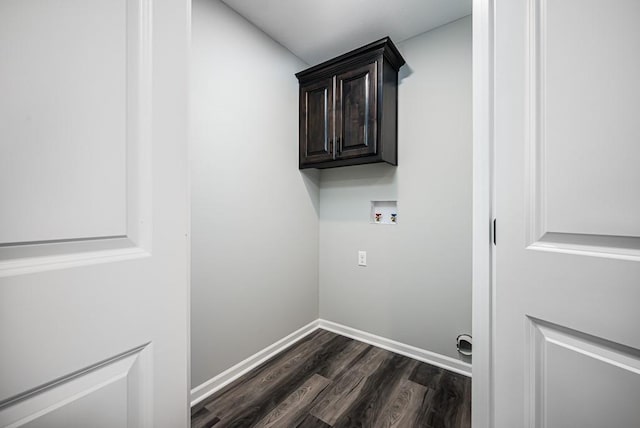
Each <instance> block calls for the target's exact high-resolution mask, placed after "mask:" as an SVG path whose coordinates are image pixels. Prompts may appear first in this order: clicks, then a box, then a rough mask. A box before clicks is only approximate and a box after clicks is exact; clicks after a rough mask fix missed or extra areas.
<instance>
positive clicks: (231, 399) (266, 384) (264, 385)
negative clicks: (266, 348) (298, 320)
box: [205, 333, 336, 419]
mask: <svg viewBox="0 0 640 428" xmlns="http://www.w3.org/2000/svg"><path fill="white" fill-rule="evenodd" d="M335 338H336V335H332V334H323V333H321V334H318V335H315V337H314V338H313V340H309V341H305V342H304V343H300V344H298V346H295V347H292V348H290V349H287V350H285V351H284V352H283V353H282V354H279V355H278V356H277V358H274V359H272V360H270V362H269V364H262V365H261V366H259V367H258V368H256V369H254V370H252V371H251V372H249V373H248V374H247V375H245V376H243V378H242V379H241V381H239V382H234V383H232V384H231V385H229V386H228V387H227V388H225V389H223V390H221V391H219V392H218V393H216V394H214V395H213V397H212V398H211V399H210V400H207V404H205V407H206V408H207V409H208V410H209V411H210V412H212V413H214V414H216V415H218V417H220V419H226V418H227V417H228V416H229V414H230V413H233V412H236V411H237V410H238V403H250V402H251V401H252V400H256V399H259V398H260V396H261V395H263V394H264V393H266V392H267V391H269V390H270V389H273V388H275V387H277V384H278V383H281V382H282V380H283V379H285V378H286V377H287V376H288V375H290V373H292V372H295V371H297V370H298V368H299V367H301V366H302V365H304V364H305V362H306V360H307V358H309V357H310V356H311V355H312V354H314V353H317V352H318V348H319V347H320V348H321V347H322V346H323V345H324V344H325V343H326V342H329V341H330V340H332V339H335Z"/></svg>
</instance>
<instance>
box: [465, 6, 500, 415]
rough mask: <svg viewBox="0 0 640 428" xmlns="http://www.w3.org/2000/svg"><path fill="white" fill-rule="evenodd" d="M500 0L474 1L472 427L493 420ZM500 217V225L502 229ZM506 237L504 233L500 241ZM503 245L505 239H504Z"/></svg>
mask: <svg viewBox="0 0 640 428" xmlns="http://www.w3.org/2000/svg"><path fill="white" fill-rule="evenodd" d="M495 1H496V0H473V17H472V19H473V33H472V40H473V71H472V73H473V246H472V260H473V270H472V284H473V305H472V312H473V339H474V340H473V344H474V347H473V348H474V349H473V383H472V386H471V388H472V396H473V406H472V410H471V425H472V426H473V427H474V428H491V427H493V426H494V424H493V419H494V418H493V405H494V390H493V344H494V343H495V342H494V340H493V336H494V331H493V319H494V318H493V308H494V302H493V299H494V287H495V284H494V278H495V275H494V274H493V273H494V272H495V253H494V251H495V248H494V247H493V244H492V242H491V223H492V221H493V217H494V216H495V205H494V204H495V200H494V197H493V194H494V193H493V188H494V181H493V179H494V174H493V170H494V164H493V159H494V153H493V134H494V79H495V73H494V26H495V23H494V11H495ZM499 221H500V219H498V227H499ZM499 239H500V235H499V234H498V240H499ZM498 244H499V242H498Z"/></svg>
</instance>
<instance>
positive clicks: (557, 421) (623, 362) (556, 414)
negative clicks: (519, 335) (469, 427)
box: [525, 317, 640, 428]
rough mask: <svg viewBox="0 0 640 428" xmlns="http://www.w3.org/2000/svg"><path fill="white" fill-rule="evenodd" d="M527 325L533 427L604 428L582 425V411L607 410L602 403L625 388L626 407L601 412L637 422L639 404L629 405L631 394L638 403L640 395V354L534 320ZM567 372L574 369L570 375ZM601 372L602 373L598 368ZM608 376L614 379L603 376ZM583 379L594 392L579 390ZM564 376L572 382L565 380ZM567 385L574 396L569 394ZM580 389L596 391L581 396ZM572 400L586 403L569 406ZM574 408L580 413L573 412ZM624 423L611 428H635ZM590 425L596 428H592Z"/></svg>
mask: <svg viewBox="0 0 640 428" xmlns="http://www.w3.org/2000/svg"><path fill="white" fill-rule="evenodd" d="M527 323H528V329H529V338H528V342H529V349H530V351H529V360H528V361H529V363H528V364H529V368H528V373H529V375H528V380H527V383H528V385H527V387H526V389H525V390H526V391H527V392H528V393H527V395H528V396H527V398H526V402H527V404H528V415H529V417H528V418H527V420H529V426H530V427H540V428H543V427H546V426H566V425H567V424H574V423H575V424H576V426H601V425H600V422H589V421H583V423H580V422H578V421H576V420H575V418H576V417H578V416H577V415H579V414H580V413H581V412H580V408H579V407H580V406H587V407H598V406H602V405H603V403H602V399H605V400H606V399H608V398H609V399H610V398H611V397H608V396H607V391H608V390H609V389H610V388H611V389H614V390H616V389H617V388H620V391H619V393H620V394H621V397H620V399H619V400H615V401H617V405H619V406H621V408H619V409H617V410H618V411H613V410H614V409H611V408H608V409H607V411H603V412H601V414H603V415H605V416H604V417H606V418H610V417H612V416H613V417H619V418H623V419H625V418H633V415H634V412H635V413H636V416H638V415H640V413H638V411H637V410H633V409H634V408H636V407H637V406H636V405H635V404H633V406H629V403H624V401H625V400H624V395H625V394H629V395H631V397H633V398H630V401H631V402H633V401H634V399H635V397H637V394H638V393H639V392H640V350H638V349H635V348H631V347H628V346H625V345H622V344H618V343H615V342H612V341H609V340H606V339H602V338H599V337H596V336H592V335H589V334H586V333H583V332H579V331H576V330H572V329H570V328H567V327H563V326H559V325H556V324H553V323H550V322H547V321H543V320H540V319H536V318H532V317H528V319H527ZM607 366H608V367H607ZM567 367H571V368H572V370H569V371H568V370H567ZM596 367H597V368H598V369H597V370H595V369H593V368H596ZM588 368H592V370H589V369H588ZM571 371H575V372H576V373H571ZM603 372H604V373H606V374H607V375H609V376H608V377H605V376H602V373H603ZM578 375H580V376H581V377H582V378H585V379H588V380H587V381H585V382H589V385H588V386H589V387H588V388H586V387H585V388H579V387H578V388H577V387H576V385H577V383H578V382H579V379H578V378H577V377H578ZM562 376H566V378H561V377H562ZM572 376H574V378H571V377H572ZM565 386H566V388H568V389H571V390H572V391H573V394H566V391H565V390H564V387H565ZM624 388H627V389H628V390H624ZM580 389H582V390H591V391H590V392H584V391H582V392H580V391H579V390H580ZM603 394H604V395H605V396H604V397H603V396H602V395H603ZM567 396H573V397H580V398H576V399H575V400H573V401H571V402H568V401H567V399H566V397H567ZM554 398H555V399H554ZM560 398H563V400H560ZM588 401H593V402H588ZM609 404H611V403H609ZM572 405H575V407H576V408H573V409H567V407H572ZM563 406H564V407H563ZM604 407H606V406H604ZM604 407H603V410H604ZM572 410H573V411H572ZM587 414H588V416H585V417H590V418H592V417H593V413H592V412H587ZM625 421H626V419H625ZM609 422H611V421H610V420H607V422H605V424H606V425H608V423H609ZM618 422H619V423H611V426H631V425H626V423H628V422H629V421H626V422H621V421H618ZM636 422H637V420H636ZM589 423H591V424H595V425H588V424H589Z"/></svg>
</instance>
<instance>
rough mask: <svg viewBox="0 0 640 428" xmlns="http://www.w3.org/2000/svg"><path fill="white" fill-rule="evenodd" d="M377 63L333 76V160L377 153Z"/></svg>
mask: <svg viewBox="0 0 640 428" xmlns="http://www.w3.org/2000/svg"><path fill="white" fill-rule="evenodd" d="M377 81H378V79H377V62H372V63H369V64H365V65H362V66H360V67H357V68H353V69H351V70H349V71H347V72H344V73H341V74H338V75H337V76H336V90H337V96H336V112H335V118H336V131H337V132H336V144H337V153H336V158H339V159H348V158H354V157H358V156H366V155H373V154H376V153H377V147H376V127H377V91H376V88H377Z"/></svg>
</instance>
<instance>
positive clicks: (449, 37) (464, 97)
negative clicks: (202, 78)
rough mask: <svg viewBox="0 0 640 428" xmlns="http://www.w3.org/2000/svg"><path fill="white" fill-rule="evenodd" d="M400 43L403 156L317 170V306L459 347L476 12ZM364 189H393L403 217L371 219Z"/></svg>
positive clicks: (466, 273) (336, 316)
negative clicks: (360, 262) (361, 256)
mask: <svg viewBox="0 0 640 428" xmlns="http://www.w3.org/2000/svg"><path fill="white" fill-rule="evenodd" d="M399 48H400V50H401V51H402V54H403V56H404V57H405V59H406V60H407V65H406V66H405V67H404V68H403V69H402V70H401V72H402V73H401V77H402V81H401V84H400V88H399V94H398V97H399V119H398V121H399V130H398V137H399V143H398V144H399V160H398V162H399V166H398V167H397V168H395V167H392V166H388V165H366V166H359V167H349V168H337V169H332V170H324V171H322V173H321V183H320V316H321V318H324V319H327V320H330V321H334V322H338V323H341V324H345V325H347V326H350V327H354V328H357V329H360V330H364V331H367V332H370V333H373V334H377V335H380V336H383V337H387V338H391V339H394V340H397V341H399V342H403V343H406V344H410V345H413V346H417V347H419V348H423V349H427V350H429V351H433V352H437V353H440V354H443V355H448V356H451V357H454V358H457V357H458V353H457V351H456V348H455V338H456V336H457V335H458V334H459V333H463V332H464V333H470V332H471V190H472V169H471V156H472V131H471V113H472V110H471V109H472V107H471V106H472V104H471V18H470V17H466V18H463V19H461V20H458V21H456V22H454V23H452V24H449V25H446V26H444V27H440V28H438V29H435V30H433V31H430V32H428V33H425V34H422V35H420V36H417V37H415V38H412V39H410V40H408V41H406V42H405V43H402V44H400V45H399ZM371 200H397V201H398V224H397V225H395V226H394V225H390V226H383V225H375V224H369V213H370V201H371ZM358 250H366V251H367V258H368V260H367V262H368V266H367V267H358V266H357V252H358Z"/></svg>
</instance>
